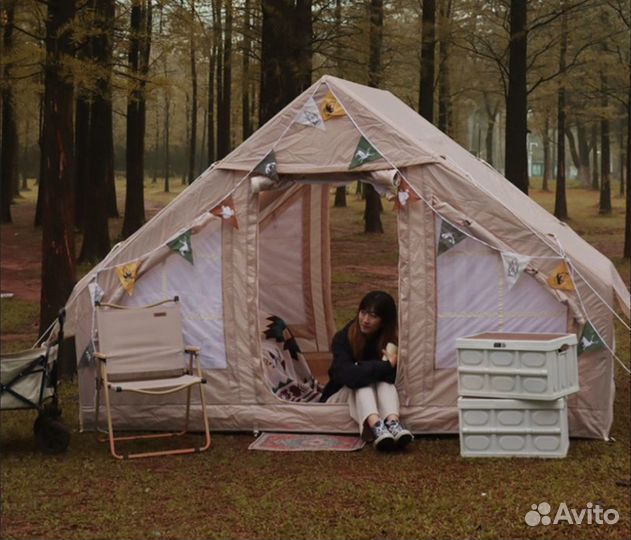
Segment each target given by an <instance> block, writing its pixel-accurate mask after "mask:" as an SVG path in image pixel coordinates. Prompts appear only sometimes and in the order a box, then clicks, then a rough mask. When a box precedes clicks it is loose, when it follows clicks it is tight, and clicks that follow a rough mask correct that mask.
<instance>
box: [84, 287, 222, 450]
mask: <svg viewBox="0 0 631 540" xmlns="http://www.w3.org/2000/svg"><path fill="white" fill-rule="evenodd" d="M96 328H97V338H98V347H97V352H96V353H95V357H96V358H97V359H98V361H99V369H98V371H97V393H96V408H95V416H96V418H95V423H96V428H97V430H98V428H99V410H100V392H101V389H104V393H105V409H106V412H107V431H108V439H109V443H110V450H111V452H112V455H113V456H114V457H115V458H117V459H126V458H140V457H149V456H163V455H173V454H189V453H193V452H203V451H205V450H207V449H208V448H210V431H209V427H208V416H207V413H206V403H205V401H204V393H203V391H202V384H205V383H206V381H205V380H204V378H203V377H202V371H201V366H200V362H199V349H198V348H197V347H186V348H185V347H184V342H183V339H182V317H181V313H180V304H179V301H178V297H177V296H176V297H175V298H173V299H168V300H164V301H162V302H159V303H157V304H153V305H150V306H145V307H140V308H137V307H123V306H117V305H113V304H100V303H97V304H96ZM186 353H188V356H189V359H188V363H187V362H186V356H185V355H186ZM194 360H195V362H193V361H194ZM194 363H195V372H194V371H193V370H194ZM187 364H188V365H187ZM193 386H198V387H199V399H200V402H201V408H202V415H203V420H204V434H205V440H204V444H203V446H201V447H188V448H176V449H169V450H160V451H152V452H141V453H119V452H118V451H117V449H116V443H117V441H131V440H136V439H155V438H162V437H173V436H178V435H184V434H185V433H188V427H189V426H188V424H189V413H190V405H191V389H192V388H193ZM184 390H186V393H187V394H186V415H185V419H184V428H183V430H182V431H177V432H175V431H169V432H161V433H149V434H142V435H126V436H120V435H115V431H114V427H113V422H112V406H111V396H110V393H111V392H132V393H135V394H142V395H145V396H164V395H167V394H172V393H175V392H181V391H184ZM157 409H158V410H157V413H159V405H158V406H157ZM142 429H143V427H138V430H142ZM146 429H147V430H149V429H152V428H151V426H147V427H146ZM108 439H103V440H108Z"/></svg>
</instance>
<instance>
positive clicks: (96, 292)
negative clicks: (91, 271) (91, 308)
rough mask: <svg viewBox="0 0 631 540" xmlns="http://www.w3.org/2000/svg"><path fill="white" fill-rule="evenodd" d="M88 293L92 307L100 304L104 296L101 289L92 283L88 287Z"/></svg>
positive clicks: (94, 282) (95, 283)
mask: <svg viewBox="0 0 631 540" xmlns="http://www.w3.org/2000/svg"><path fill="white" fill-rule="evenodd" d="M88 291H90V299H91V300H92V305H96V303H97V302H100V301H101V299H102V298H103V297H104V296H105V291H104V290H103V289H101V287H100V286H99V284H98V283H97V282H96V281H93V282H92V283H90V284H89V285H88Z"/></svg>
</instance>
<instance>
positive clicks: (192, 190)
mask: <svg viewBox="0 0 631 540" xmlns="http://www.w3.org/2000/svg"><path fill="white" fill-rule="evenodd" d="M329 91H331V92H332V93H333V94H334V96H335V97H336V98H337V100H338V101H339V102H340V103H341V104H342V106H343V107H344V109H345V111H346V113H347V116H343V117H338V118H335V119H334V120H332V121H329V122H325V126H324V127H325V129H323V130H321V129H317V128H313V127H310V126H305V125H302V124H300V123H297V122H295V120H296V117H297V115H298V114H299V113H300V111H301V110H302V109H303V107H304V106H305V104H307V102H308V101H309V100H310V99H312V98H313V99H314V100H315V102H316V103H320V102H321V100H322V99H324V97H325V96H326V94H327V93H328V92H329ZM361 135H363V136H364V137H365V138H366V139H367V140H368V141H370V143H371V144H372V145H373V146H374V148H375V149H377V150H378V151H379V153H380V154H381V155H382V156H383V159H379V160H376V161H372V162H370V163H367V164H365V165H363V166H361V167H359V168H357V169H354V170H353V171H357V172H361V171H370V170H379V169H392V168H397V169H399V170H405V168H406V167H409V166H411V165H424V164H427V165H430V164H431V166H432V167H431V168H432V170H434V171H435V170H437V168H438V170H443V171H445V175H446V176H445V179H444V180H442V179H440V180H439V181H438V182H434V185H436V186H439V185H440V184H441V183H442V184H445V185H443V186H440V187H441V188H444V190H445V191H442V192H441V195H442V197H441V198H442V200H446V201H447V202H448V203H449V204H450V205H451V206H452V207H454V208H456V209H457V210H458V211H459V212H461V213H463V214H465V215H467V214H470V213H471V212H472V211H473V210H474V209H476V208H477V210H476V212H477V213H476V214H475V215H474V216H472V217H473V218H475V220H476V221H477V222H478V223H479V224H480V225H481V226H482V227H485V228H487V227H489V226H490V227H495V228H496V230H493V231H492V234H493V235H494V236H496V237H498V238H502V236H503V233H502V226H501V224H503V223H506V216H507V212H508V215H509V217H510V218H511V221H512V222H513V223H512V224H513V226H514V227H518V228H519V229H520V230H522V231H523V232H522V233H521V240H522V242H521V243H522V245H523V241H524V239H528V241H530V242H532V245H533V247H534V246H535V245H536V246H538V247H537V248H536V249H541V247H542V246H546V249H547V250H548V251H549V253H548V254H550V255H552V254H553V253H556V254H558V253H560V252H561V249H562V250H563V252H564V253H565V254H567V256H568V257H569V258H570V260H571V261H572V263H573V264H574V266H575V267H576V269H577V270H578V271H579V272H580V274H581V275H582V276H583V277H584V279H585V280H586V281H587V282H589V283H590V284H591V285H593V286H594V287H595V288H596V289H598V290H601V291H602V290H609V291H613V292H614V293H615V296H616V297H617V299H618V301H619V303H620V305H621V306H622V307H623V310H624V311H625V313H626V315H627V317H628V316H629V293H628V291H627V289H626V287H625V286H624V283H623V281H622V279H621V278H620V276H619V275H618V272H617V271H616V269H615V267H614V266H613V264H612V263H611V261H609V259H607V258H606V257H605V256H604V255H602V254H601V253H600V252H598V251H597V250H596V249H594V248H593V247H592V246H591V245H589V244H588V243H587V242H586V241H584V240H583V239H582V238H580V237H579V236H578V235H577V234H576V233H575V232H574V231H572V229H571V228H570V227H568V226H567V225H565V224H564V223H563V222H561V221H559V220H557V219H556V218H555V217H554V216H552V215H551V214H550V213H548V212H547V211H546V210H544V209H543V208H542V207H540V206H539V205H538V204H537V203H535V202H534V201H533V200H532V199H531V198H530V197H528V196H527V195H525V194H524V193H522V192H521V191H520V190H518V189H517V188H516V187H515V186H513V184H511V183H510V182H509V181H507V180H506V179H505V178H504V177H503V176H502V175H501V174H500V173H499V172H497V171H496V170H495V169H493V168H492V167H491V166H490V165H488V164H486V163H485V162H484V161H482V160H480V159H478V158H476V157H475V156H473V155H472V154H471V153H469V152H468V151H467V150H465V149H464V148H463V147H461V146H460V145H459V144H458V143H456V142H455V141H453V140H452V139H450V138H449V137H448V136H447V135H445V134H444V133H442V132H441V131H440V130H438V129H437V128H436V127H435V126H433V125H432V124H431V123H429V122H428V121H426V120H425V119H424V118H423V117H421V116H420V115H419V114H417V113H416V111H414V110H413V109H411V108H410V107H408V106H407V105H406V104H405V103H403V102H402V101H401V100H399V99H398V98H396V97H395V96H394V95H393V94H391V93H390V92H388V91H384V90H379V89H375V88H369V87H366V86H363V85H360V84H356V83H352V82H349V81H346V80H343V79H339V78H336V77H332V76H328V75H327V76H324V77H322V78H321V79H319V80H318V81H317V82H316V83H314V84H313V85H312V86H311V87H310V88H309V89H307V90H306V91H305V92H303V93H302V94H301V95H300V96H298V97H297V98H296V99H295V100H294V101H293V102H291V103H290V104H289V105H287V106H286V107H285V108H284V109H283V110H281V111H280V112H279V113H278V114H277V115H276V116H274V117H273V118H272V119H271V120H269V121H268V122H267V123H266V124H265V125H264V126H262V127H261V128H260V129H258V130H257V131H256V132H255V133H254V134H253V135H252V136H251V137H249V138H248V139H247V140H246V141H244V142H243V143H242V144H241V145H240V146H239V147H237V148H236V149H235V150H234V151H233V152H232V153H230V154H229V155H228V156H227V157H226V158H224V159H223V160H221V161H220V162H218V163H216V164H214V166H213V167H211V168H209V169H208V170H207V171H205V172H204V173H203V174H202V175H201V176H200V178H198V179H197V180H196V181H195V182H194V183H193V184H192V185H191V186H190V187H189V188H187V189H186V190H185V191H184V192H183V193H182V194H181V195H180V196H179V197H177V198H176V199H175V200H174V201H173V202H172V203H171V204H170V205H169V206H167V207H166V208H165V209H163V210H162V211H161V212H160V213H159V214H158V215H156V216H155V217H154V218H153V219H152V220H151V221H150V222H148V223H147V224H146V225H145V226H144V227H142V228H141V229H140V230H139V231H137V232H136V233H135V234H134V235H133V236H132V237H130V238H129V239H127V240H126V241H124V242H123V243H122V244H120V245H119V246H116V247H115V248H114V249H113V250H112V252H111V253H110V254H109V255H108V256H107V257H106V258H105V259H104V260H103V261H102V262H101V263H100V264H99V265H98V266H97V267H95V268H94V269H93V270H92V271H91V272H90V273H89V274H88V275H87V276H86V277H85V278H84V279H83V280H82V281H81V282H80V283H79V284H78V285H77V287H75V291H74V292H73V295H72V296H71V300H72V299H73V298H74V297H76V295H77V294H78V292H79V291H80V290H81V289H83V288H85V286H87V283H88V282H89V281H90V279H92V277H93V276H94V274H95V272H97V271H99V269H102V268H106V267H111V266H112V265H114V264H121V263H123V262H127V261H129V260H133V259H134V258H138V257H141V256H142V255H143V254H145V253H148V252H150V251H152V250H154V249H156V248H158V247H159V246H161V245H163V244H164V243H165V242H166V241H168V240H169V239H170V238H171V237H173V235H175V234H177V233H179V232H182V229H184V228H185V227H187V226H189V225H190V224H191V223H192V222H193V221H194V220H195V219H196V218H197V217H199V216H200V215H201V214H202V213H204V212H206V211H207V210H208V209H209V208H212V207H213V206H214V205H216V204H218V203H220V202H221V201H222V200H223V198H224V197H225V196H226V195H227V194H228V193H229V192H230V191H231V190H232V189H233V188H234V187H235V186H236V183H238V182H239V181H240V179H241V178H244V177H246V176H247V174H248V173H250V172H252V170H253V169H254V168H255V167H256V166H257V164H258V163H260V162H261V160H262V159H263V158H264V157H265V156H266V155H267V154H268V153H269V152H270V150H272V149H273V150H274V152H275V154H276V159H277V169H278V172H279V173H280V174H318V173H333V172H336V173H340V172H341V173H347V172H353V171H350V170H349V163H350V160H351V157H352V156H353V153H354V152H355V149H356V147H357V144H358V140H359V138H360V136H361ZM231 171H240V172H239V173H238V174H237V175H234V174H232V173H231ZM241 172H242V173H243V176H241ZM421 184H422V182H416V185H412V187H413V188H414V189H415V190H417V191H418V192H419V193H421V192H422V191H423V186H422V185H421ZM446 184H451V185H450V186H448V185H446ZM463 185H467V186H468V187H472V188H474V189H475V190H476V192H477V193H479V201H478V204H477V205H476V204H473V205H472V204H471V202H472V201H471V199H470V198H469V197H468V196H467V195H464V194H461V195H459V193H458V191H459V190H458V186H463ZM468 191H469V190H468ZM498 224H499V225H498ZM504 236H506V233H504ZM534 237H536V238H538V240H539V242H534ZM504 242H505V243H506V244H507V245H508V246H509V247H510V245H511V239H510V238H504ZM524 254H525V255H528V254H529V253H524ZM71 300H69V303H70V301H71Z"/></svg>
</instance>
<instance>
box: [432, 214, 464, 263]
mask: <svg viewBox="0 0 631 540" xmlns="http://www.w3.org/2000/svg"><path fill="white" fill-rule="evenodd" d="M466 237H467V235H466V234H464V233H462V232H460V231H459V230H458V229H456V227H454V226H453V225H451V224H450V223H448V222H446V221H444V220H442V222H441V225H440V237H439V238H438V255H440V254H441V253H445V251H447V250H448V249H450V248H452V247H454V246H455V245H456V244H457V243H458V242H460V241H462V240H464V239H465V238H466Z"/></svg>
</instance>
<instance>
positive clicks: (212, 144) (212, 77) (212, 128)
mask: <svg viewBox="0 0 631 540" xmlns="http://www.w3.org/2000/svg"><path fill="white" fill-rule="evenodd" d="M212 13H213V39H212V44H211V46H210V50H209V52H208V106H207V108H206V114H207V115H208V120H207V121H206V123H207V124H208V150H207V152H208V162H209V163H214V162H215V160H216V159H217V137H216V125H215V118H216V115H215V110H216V109H217V108H218V107H217V103H216V101H217V100H216V98H215V96H216V95H217V96H218V95H220V94H221V92H220V91H219V82H218V81H216V79H217V77H216V75H217V72H218V66H217V64H221V61H219V62H217V60H218V59H219V50H220V49H221V0H217V1H215V2H213V10H212ZM215 86H217V91H216V92H215Z"/></svg>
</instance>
